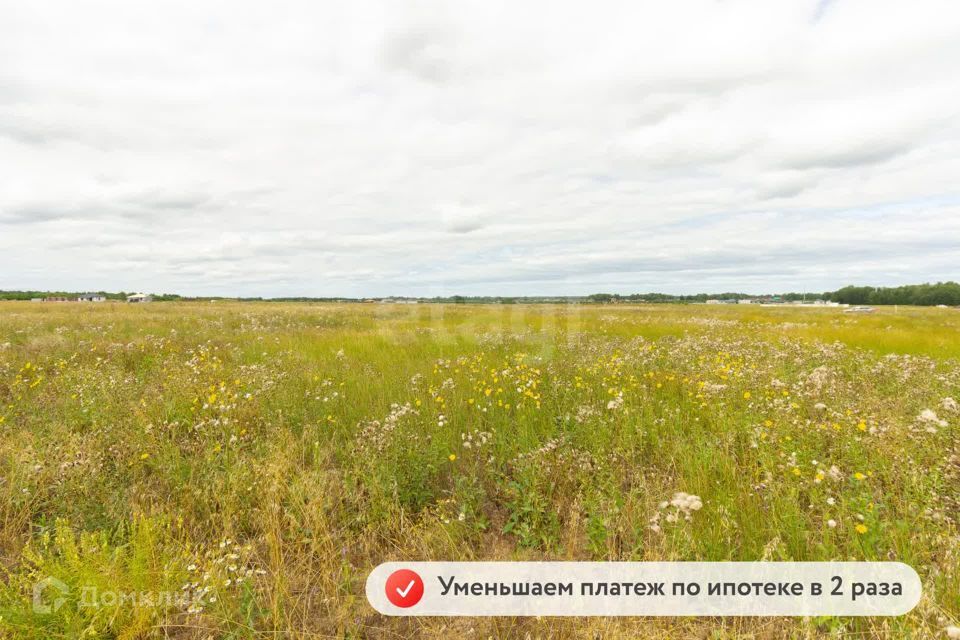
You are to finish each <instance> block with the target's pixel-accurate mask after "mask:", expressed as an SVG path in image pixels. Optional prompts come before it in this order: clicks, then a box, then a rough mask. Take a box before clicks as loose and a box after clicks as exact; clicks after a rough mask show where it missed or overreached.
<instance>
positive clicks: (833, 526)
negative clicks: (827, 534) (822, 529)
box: [827, 518, 837, 529]
mask: <svg viewBox="0 0 960 640" xmlns="http://www.w3.org/2000/svg"><path fill="white" fill-rule="evenodd" d="M827 526H828V527H830V528H831V529H836V528H837V521H836V520H834V519H833V518H830V519H829V520H827Z"/></svg>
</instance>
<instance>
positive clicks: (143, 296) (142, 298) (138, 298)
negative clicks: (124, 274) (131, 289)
mask: <svg viewBox="0 0 960 640" xmlns="http://www.w3.org/2000/svg"><path fill="white" fill-rule="evenodd" d="M127 302H134V303H140V302H153V296H151V295H150V294H149V293H134V294H133V295H129V296H127Z"/></svg>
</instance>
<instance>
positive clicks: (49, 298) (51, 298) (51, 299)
mask: <svg viewBox="0 0 960 640" xmlns="http://www.w3.org/2000/svg"><path fill="white" fill-rule="evenodd" d="M43 301H44V302H70V298H68V297H66V296H47V297H46V298H44V299H43Z"/></svg>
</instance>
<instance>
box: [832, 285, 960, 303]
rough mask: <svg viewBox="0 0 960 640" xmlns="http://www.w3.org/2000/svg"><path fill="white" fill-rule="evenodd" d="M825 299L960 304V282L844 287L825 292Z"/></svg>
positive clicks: (852, 301)
mask: <svg viewBox="0 0 960 640" xmlns="http://www.w3.org/2000/svg"><path fill="white" fill-rule="evenodd" d="M824 295H825V299H828V300H833V301H834V302H843V303H846V304H861V305H863V304H876V305H880V304H905V305H916V306H921V307H929V306H933V305H938V304H945V305H949V306H956V305H960V284H957V283H956V282H938V283H936V284H929V283H928V284H908V285H904V286H902V287H854V286H848V287H844V288H842V289H840V290H838V291H833V292H831V293H827V294H824Z"/></svg>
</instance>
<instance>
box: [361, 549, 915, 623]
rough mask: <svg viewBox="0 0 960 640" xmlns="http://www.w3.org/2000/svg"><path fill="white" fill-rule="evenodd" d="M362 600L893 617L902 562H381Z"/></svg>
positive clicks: (394, 606)
mask: <svg viewBox="0 0 960 640" xmlns="http://www.w3.org/2000/svg"><path fill="white" fill-rule="evenodd" d="M366 592H367V599H368V600H369V601H370V604H371V605H372V606H373V608H374V609H376V610H377V611H379V612H380V613H383V614H386V615H392V616H898V615H903V614H905V613H907V612H908V611H910V610H911V609H913V608H914V607H915V606H916V605H917V603H918V602H919V601H920V594H921V584H920V577H919V576H918V575H917V573H916V571H914V570H913V569H912V568H911V567H909V566H908V565H905V564H903V563H900V562H387V563H384V564H381V565H380V566H378V567H376V568H375V569H374V570H373V571H372V572H371V573H370V575H369V577H368V578H367V585H366Z"/></svg>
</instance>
